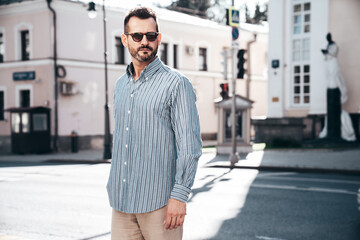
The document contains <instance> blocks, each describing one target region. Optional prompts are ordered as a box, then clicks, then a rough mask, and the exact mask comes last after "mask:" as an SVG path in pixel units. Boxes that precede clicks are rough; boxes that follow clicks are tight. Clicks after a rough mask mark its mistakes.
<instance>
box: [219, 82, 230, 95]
mask: <svg viewBox="0 0 360 240" xmlns="http://www.w3.org/2000/svg"><path fill="white" fill-rule="evenodd" d="M220 87H221V92H220V95H221V97H222V98H223V99H228V98H229V84H227V83H221V84H220Z"/></svg>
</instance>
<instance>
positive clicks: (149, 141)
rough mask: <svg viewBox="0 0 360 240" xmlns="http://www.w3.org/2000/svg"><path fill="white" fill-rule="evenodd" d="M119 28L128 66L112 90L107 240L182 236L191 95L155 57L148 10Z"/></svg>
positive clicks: (153, 21) (195, 125)
mask: <svg viewBox="0 0 360 240" xmlns="http://www.w3.org/2000/svg"><path fill="white" fill-rule="evenodd" d="M124 31H125V33H124V34H123V35H122V36H121V40H122V42H123V44H124V46H125V47H127V48H128V49H129V52H130V55H131V60H132V62H131V63H130V64H129V65H128V67H127V69H126V73H125V74H124V75H123V76H121V77H120V78H119V79H118V81H117V82H116V86H115V91H114V117H115V129H114V134H113V138H114V139H113V155H112V156H113V159H112V162H111V170H110V176H109V180H108V184H107V191H108V195H109V201H110V205H111V207H112V208H113V212H112V224H111V239H113V240H115V239H116V240H117V239H156V240H161V239H171V240H176V239H182V232H183V228H182V225H183V222H184V218H185V213H186V202H187V200H188V198H189V194H190V190H191V187H192V185H193V182H194V177H195V173H196V168H197V162H198V159H199V157H200V156H201V138H200V126H199V117H198V112H197V109H196V105H195V101H196V97H195V94H194V90H193V87H192V85H191V83H190V82H189V80H188V79H187V78H186V77H185V76H183V75H182V74H180V73H179V72H177V71H175V70H173V69H171V68H169V67H168V66H166V65H164V64H163V63H162V62H161V60H160V59H159V58H158V57H157V50H158V47H159V45H160V42H161V33H159V28H158V23H157V18H156V14H155V13H154V12H153V11H152V10H151V9H149V8H145V7H138V8H135V9H132V10H131V11H130V12H129V13H128V14H127V15H126V17H125V20H124Z"/></svg>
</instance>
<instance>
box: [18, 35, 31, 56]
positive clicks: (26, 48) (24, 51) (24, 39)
mask: <svg viewBox="0 0 360 240" xmlns="http://www.w3.org/2000/svg"><path fill="white" fill-rule="evenodd" d="M20 37H21V60H23V61H26V60H29V59H30V41H29V30H23V31H21V32H20Z"/></svg>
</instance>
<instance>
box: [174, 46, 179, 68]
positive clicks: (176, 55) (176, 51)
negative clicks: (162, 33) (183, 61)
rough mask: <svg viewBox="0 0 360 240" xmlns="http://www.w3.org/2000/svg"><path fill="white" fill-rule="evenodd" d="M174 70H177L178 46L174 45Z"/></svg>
mask: <svg viewBox="0 0 360 240" xmlns="http://www.w3.org/2000/svg"><path fill="white" fill-rule="evenodd" d="M173 50H174V55H173V56H174V68H178V45H177V44H174V49H173Z"/></svg>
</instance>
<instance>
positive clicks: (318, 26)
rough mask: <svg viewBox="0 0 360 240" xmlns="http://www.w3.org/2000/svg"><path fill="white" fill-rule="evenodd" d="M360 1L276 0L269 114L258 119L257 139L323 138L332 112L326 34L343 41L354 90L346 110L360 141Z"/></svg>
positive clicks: (343, 63) (345, 69)
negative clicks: (328, 112)
mask: <svg viewBox="0 0 360 240" xmlns="http://www.w3.org/2000/svg"><path fill="white" fill-rule="evenodd" d="M359 13H360V1H358V0H343V1H337V0H270V1H269V13H268V15H269V18H268V21H269V52H268V65H269V75H268V77H269V80H268V101H267V102H268V109H267V114H266V115H267V119H265V120H254V121H253V124H254V125H255V132H256V137H255V138H256V141H259V142H268V143H271V142H272V143H273V144H274V145H276V144H284V143H288V144H292V143H295V144H296V143H300V142H302V141H304V140H306V139H314V138H317V137H318V135H319V133H320V131H321V129H322V128H323V125H324V116H325V114H326V86H327V79H326V75H325V65H324V56H323V54H322V52H321V49H324V48H326V46H327V41H326V34H327V33H328V32H330V33H331V34H332V37H333V40H334V41H335V42H336V43H337V45H338V46H339V54H338V61H339V64H340V67H341V70H342V74H343V76H344V79H345V83H346V85H347V89H348V101H347V102H346V103H345V104H344V105H343V109H345V110H346V111H347V112H349V113H350V116H351V119H352V123H353V126H354V130H355V133H356V136H357V139H358V140H359V124H360V122H359V116H360V95H359V90H360V81H359V76H360V68H359V64H358V62H357V61H358V57H359V55H360V45H359V44H358V39H359V38H360V29H359V28H357V27H355V25H356V24H357V23H359V22H360V14H359Z"/></svg>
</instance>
